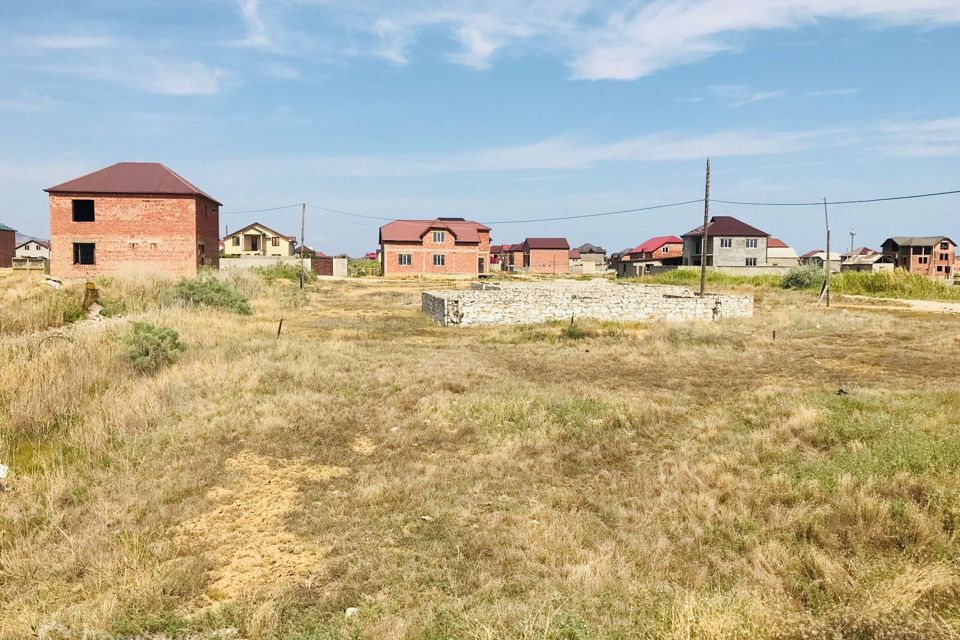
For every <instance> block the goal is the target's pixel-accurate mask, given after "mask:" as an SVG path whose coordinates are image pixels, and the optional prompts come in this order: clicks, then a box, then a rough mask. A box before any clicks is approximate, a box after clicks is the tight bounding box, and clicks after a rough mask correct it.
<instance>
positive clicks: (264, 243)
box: [223, 222, 306, 258]
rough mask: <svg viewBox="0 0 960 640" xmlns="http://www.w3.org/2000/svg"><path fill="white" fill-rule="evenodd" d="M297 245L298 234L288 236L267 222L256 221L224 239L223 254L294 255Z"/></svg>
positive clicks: (229, 256) (234, 256)
mask: <svg viewBox="0 0 960 640" xmlns="http://www.w3.org/2000/svg"><path fill="white" fill-rule="evenodd" d="M296 245H297V239H296V236H288V235H286V234H283V233H280V232H279V231H275V230H273V229H271V228H270V227H268V226H266V225H265V224H261V223H259V222H254V223H253V224H249V225H247V226H246V227H244V228H242V229H238V230H237V231H234V232H233V233H231V234H229V235H228V236H226V237H225V238H224V239H223V255H224V257H227V258H238V257H239V258H243V257H249V256H268V257H277V258H284V257H290V256H292V255H294V251H295V249H296ZM305 257H306V256H305Z"/></svg>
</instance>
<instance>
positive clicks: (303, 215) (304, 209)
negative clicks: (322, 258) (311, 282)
mask: <svg viewBox="0 0 960 640" xmlns="http://www.w3.org/2000/svg"><path fill="white" fill-rule="evenodd" d="M306 219H307V203H306V202H302V203H300V288H301V289H303V281H304V280H305V279H306V273H304V271H303V254H304V250H303V228H304V226H305V224H306Z"/></svg>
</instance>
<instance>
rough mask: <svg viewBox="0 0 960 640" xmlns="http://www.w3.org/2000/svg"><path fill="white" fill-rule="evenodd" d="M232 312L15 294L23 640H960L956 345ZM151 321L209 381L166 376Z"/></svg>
mask: <svg viewBox="0 0 960 640" xmlns="http://www.w3.org/2000/svg"><path fill="white" fill-rule="evenodd" d="M234 285H235V286H236V287H238V288H239V289H240V290H241V291H242V292H244V293H246V294H247V295H249V296H250V297H251V298H252V305H253V308H254V311H255V313H254V314H253V315H252V316H244V315H238V314H233V313H229V312H225V311H219V310H211V309H209V308H190V307H185V306H184V305H183V304H181V303H177V302H176V301H175V300H174V299H172V298H170V297H168V296H166V295H165V294H159V293H157V291H164V290H165V289H166V288H169V287H170V285H169V283H151V282H148V281H141V282H133V283H127V282H121V281H107V282H104V283H102V297H103V299H104V304H105V306H106V307H107V309H108V310H111V312H112V313H120V314H121V315H122V317H120V318H109V319H108V320H106V321H104V322H99V323H95V322H84V323H79V324H76V325H72V326H71V327H70V328H68V329H50V328H49V327H52V326H53V325H56V324H58V323H60V322H61V321H62V319H63V316H64V314H67V315H69V316H71V317H73V316H75V315H76V311H75V307H76V302H74V299H76V300H79V298H78V297H77V296H78V295H79V294H78V291H77V290H70V291H67V292H55V291H52V290H48V289H41V288H40V287H39V286H38V285H37V284H36V282H35V280H30V279H28V278H26V277H21V276H7V277H6V278H5V279H0V289H2V290H3V294H2V295H3V302H4V309H3V310H2V311H0V358H2V360H0V363H2V364H0V463H6V464H9V465H10V467H11V473H10V476H9V477H8V478H7V481H6V485H7V490H6V492H5V493H2V494H0V629H2V631H0V636H2V637H4V638H23V637H30V636H32V635H36V633H37V631H38V630H40V629H53V628H54V627H53V625H54V624H56V625H58V626H57V627H56V629H55V631H56V633H59V634H60V635H59V636H57V635H54V634H50V635H48V636H47V637H48V638H53V637H80V634H81V633H82V632H83V631H84V630H88V631H91V632H94V631H95V632H99V633H101V634H114V635H126V636H141V635H142V636H149V637H156V638H167V637H170V638H172V637H200V638H214V637H224V638H225V637H234V638H236V637H240V638H278V639H280V638H283V639H290V640H292V639H306V638H424V639H428V638H429V639H439V638H448V637H454V638H517V637H519V638H577V639H580V638H583V639H589V638H634V637H649V638H819V637H827V638H835V637H836V638H840V637H842V638H873V637H883V638H938V637H957V635H958V633H960V606H958V602H960V538H958V536H960V493H958V491H960V476H958V469H960V387H958V382H960V316H955V315H938V314H924V313H920V312H916V311H909V310H906V309H904V310H899V309H896V308H889V306H886V307H884V308H876V309H871V308H869V307H867V308H864V307H863V303H862V302H860V303H858V304H859V306H858V308H856V309H846V310H845V309H843V308H842V300H841V301H840V302H841V305H840V306H835V307H834V308H832V309H830V310H824V309H819V310H818V309H816V308H814V305H813V301H814V294H811V293H796V292H780V291H760V292H758V300H757V305H756V307H757V314H756V317H755V318H753V319H751V320H746V321H729V322H723V323H719V324H715V325H708V324H692V325H673V326H671V325H660V324H653V325H630V326H622V325H600V324H588V325H581V326H578V327H577V328H576V330H570V329H569V327H566V326H564V325H555V326H532V327H508V328H484V329H443V328H438V327H435V326H433V325H431V324H430V323H429V322H428V321H427V320H426V319H425V318H424V317H422V316H421V314H420V313H419V291H420V285H418V284H415V283H384V282H380V281H369V282H362V281H349V282H342V283H320V284H312V285H310V287H309V288H308V291H307V293H306V294H304V295H301V294H300V293H299V290H297V289H295V288H293V287H291V286H288V285H286V284H284V283H283V282H282V281H280V282H275V283H272V284H269V285H268V284H265V283H263V282H257V281H252V280H251V279H249V278H248V279H245V280H241V281H238V282H234ZM433 286H437V285H433ZM448 286H453V285H448ZM280 318H283V320H284V322H283V331H282V333H281V334H280V336H279V338H278V337H277V326H278V322H279V320H280ZM132 320H143V321H148V322H151V323H154V324H157V325H161V326H165V327H170V328H172V329H175V330H176V331H177V332H178V333H179V335H180V339H181V340H182V342H183V343H184V344H185V345H186V349H185V350H184V351H183V352H182V354H180V356H179V359H178V360H177V361H176V362H175V363H173V364H170V365H168V366H165V367H163V368H160V369H159V370H158V371H156V372H152V373H147V372H144V371H142V370H140V369H138V368H137V367H135V366H134V365H133V363H132V362H131V360H130V359H129V358H128V357H127V355H126V352H125V348H126V347H125V346H124V345H125V342H124V336H126V335H127V332H128V331H129V325H130V323H131V321H132ZM53 334H56V336H57V337H53V338H48V336H50V335H53ZM774 334H775V335H774ZM45 338H46V339H45ZM348 608H356V610H357V611H356V612H355V615H350V616H348V615H345V611H346V610H347V609H348ZM353 613H354V611H352V610H351V614H353Z"/></svg>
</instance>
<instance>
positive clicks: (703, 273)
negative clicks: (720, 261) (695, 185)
mask: <svg viewBox="0 0 960 640" xmlns="http://www.w3.org/2000/svg"><path fill="white" fill-rule="evenodd" d="M709 220H710V158H707V187H706V190H705V191H704V194H703V238H701V240H700V243H701V244H700V297H701V298H702V297H703V295H704V293H705V292H706V289H707V238H708V237H709V234H708V233H707V224H708V223H709Z"/></svg>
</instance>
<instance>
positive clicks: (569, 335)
mask: <svg viewBox="0 0 960 640" xmlns="http://www.w3.org/2000/svg"><path fill="white" fill-rule="evenodd" d="M560 335H562V336H563V337H564V338H566V339H567V340H583V339H584V338H586V337H587V331H586V330H584V328H583V327H581V326H580V325H578V324H577V323H576V322H571V323H570V324H568V325H567V326H565V327H564V328H563V331H562V332H561V334H560Z"/></svg>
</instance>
